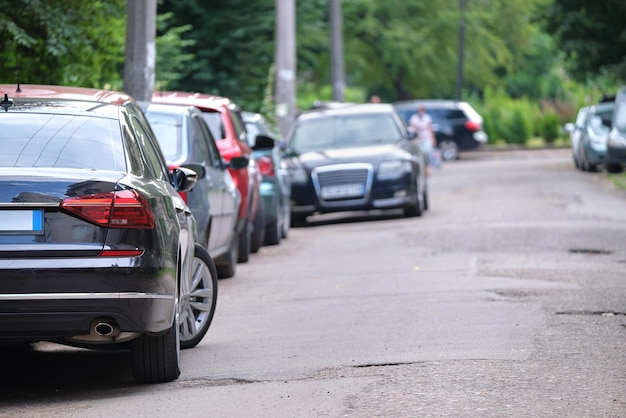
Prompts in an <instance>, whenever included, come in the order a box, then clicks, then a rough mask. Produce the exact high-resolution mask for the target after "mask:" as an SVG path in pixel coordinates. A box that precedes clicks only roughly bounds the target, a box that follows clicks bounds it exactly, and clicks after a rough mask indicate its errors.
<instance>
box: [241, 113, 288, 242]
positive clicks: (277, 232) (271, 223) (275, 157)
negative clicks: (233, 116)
mask: <svg viewBox="0 0 626 418" xmlns="http://www.w3.org/2000/svg"><path fill="white" fill-rule="evenodd" d="M241 116H242V118H243V122H244V124H245V125H246V134H247V135H248V142H249V143H250V144H252V147H253V152H252V155H253V156H254V159H255V161H256V167H257V169H258V170H259V171H260V172H261V175H262V176H263V179H262V181H261V186H260V187H259V192H260V194H261V199H262V200H263V208H264V212H265V245H277V244H279V243H280V241H281V239H282V238H287V236H288V234H289V227H290V225H291V219H290V216H291V212H290V196H291V184H290V180H289V173H288V172H287V169H286V167H284V164H283V161H282V156H281V152H280V149H279V147H278V146H276V143H278V142H280V141H278V140H277V139H276V136H275V134H274V133H273V132H272V130H271V129H270V128H269V126H268V124H267V121H266V119H265V118H264V117H263V115H261V114H259V113H252V112H241ZM262 141H265V142H267V143H268V144H270V145H272V146H271V147H270V146H266V147H260V149H259V147H257V146H256V145H257V143H261V142H262Z"/></svg>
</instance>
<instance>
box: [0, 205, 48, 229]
mask: <svg viewBox="0 0 626 418" xmlns="http://www.w3.org/2000/svg"><path fill="white" fill-rule="evenodd" d="M23 233H29V234H43V211H42V210H2V211H0V234H4V235H12V234H13V235H14V234H23Z"/></svg>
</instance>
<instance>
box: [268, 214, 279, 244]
mask: <svg viewBox="0 0 626 418" xmlns="http://www.w3.org/2000/svg"><path fill="white" fill-rule="evenodd" d="M281 238H282V232H281V230H280V225H278V219H275V220H273V221H272V222H270V223H269V224H267V226H266V227H265V245H278V244H280V239H281Z"/></svg>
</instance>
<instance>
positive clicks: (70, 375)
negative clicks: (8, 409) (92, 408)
mask: <svg viewBox="0 0 626 418" xmlns="http://www.w3.org/2000/svg"><path fill="white" fill-rule="evenodd" d="M1 350H2V356H0V370H2V376H3V378H2V382H1V383H0V406H1V405H2V403H6V402H19V401H23V400H29V401H33V400H36V399H45V398H50V397H55V398H56V397H61V398H65V397H71V398H72V399H77V398H81V397H85V398H93V397H94V393H95V392H97V393H98V398H102V397H104V396H105V395H103V391H107V390H112V389H113V390H114V392H119V391H118V390H119V389H127V388H131V387H138V386H136V385H135V383H134V381H133V377H132V369H131V357H130V351H100V350H82V349H75V348H71V347H65V346H61V345H56V344H47V343H45V344H43V343H40V344H34V345H16V346H9V347H4V346H2V347H1ZM111 396H115V395H113V394H112V395H111ZM0 409H2V408H1V407H0Z"/></svg>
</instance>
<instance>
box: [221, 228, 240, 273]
mask: <svg viewBox="0 0 626 418" xmlns="http://www.w3.org/2000/svg"><path fill="white" fill-rule="evenodd" d="M238 238H239V236H238V235H237V231H233V236H232V238H231V240H230V246H229V247H228V251H227V252H226V254H224V256H223V257H222V258H220V260H219V263H217V264H216V265H215V267H216V269H217V277H218V278H220V279H230V278H231V277H233V276H234V275H235V271H236V266H237V258H238V254H239V241H238Z"/></svg>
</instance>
